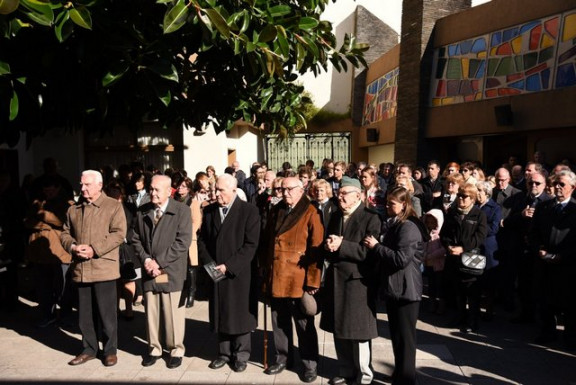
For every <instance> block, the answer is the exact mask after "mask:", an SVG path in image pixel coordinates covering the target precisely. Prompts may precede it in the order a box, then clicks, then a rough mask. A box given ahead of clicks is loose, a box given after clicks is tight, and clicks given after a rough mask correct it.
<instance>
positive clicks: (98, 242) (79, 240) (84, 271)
mask: <svg viewBox="0 0 576 385" xmlns="http://www.w3.org/2000/svg"><path fill="white" fill-rule="evenodd" d="M125 237H126V215H124V209H123V207H122V204H121V203H120V202H118V201H117V200H115V199H112V198H109V197H108V196H106V194H104V193H102V195H101V196H100V197H99V198H98V199H96V201H95V202H93V203H92V204H89V205H87V204H85V203H83V200H82V199H81V200H80V201H79V202H78V203H77V204H76V205H74V206H72V207H70V208H69V209H68V214H67V219H66V223H65V224H64V230H63V231H62V234H61V236H60V240H61V241H62V246H64V249H65V250H67V251H68V252H69V253H70V250H71V247H72V245H73V244H87V245H90V246H92V248H93V249H94V258H92V259H89V260H84V259H82V260H81V259H77V258H74V259H73V260H72V266H71V268H72V272H73V273H72V279H73V280H74V282H85V283H90V282H104V281H111V280H114V279H118V278H120V263H119V261H118V259H119V246H120V244H122V242H124V238H125Z"/></svg>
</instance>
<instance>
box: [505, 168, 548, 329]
mask: <svg viewBox="0 0 576 385" xmlns="http://www.w3.org/2000/svg"><path fill="white" fill-rule="evenodd" d="M528 187H529V189H528V192H527V193H525V194H516V195H513V196H512V204H511V210H510V213H509V214H508V217H507V218H506V219H505V220H504V224H503V225H504V228H506V229H507V230H508V233H509V234H510V237H511V243H512V245H513V247H512V255H511V257H512V262H513V268H514V272H515V276H516V277H517V281H518V299H519V300H520V308H521V312H520V314H519V315H518V316H516V317H514V318H513V319H512V320H511V321H512V322H513V323H525V322H531V321H532V320H533V318H534V292H533V285H534V283H533V276H534V260H533V255H532V254H530V253H529V251H528V231H529V230H530V225H531V223H532V218H533V217H534V213H535V211H536V207H537V206H538V205H539V204H540V203H542V202H546V201H548V200H550V199H552V197H551V196H550V195H548V194H546V192H545V191H544V190H545V188H546V177H545V176H544V175H543V174H541V173H540V172H533V173H531V174H530V176H529V178H528Z"/></svg>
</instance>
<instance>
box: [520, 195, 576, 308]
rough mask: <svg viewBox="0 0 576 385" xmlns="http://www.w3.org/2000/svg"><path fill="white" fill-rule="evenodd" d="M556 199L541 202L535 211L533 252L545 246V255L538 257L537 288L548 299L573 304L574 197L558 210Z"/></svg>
mask: <svg viewBox="0 0 576 385" xmlns="http://www.w3.org/2000/svg"><path fill="white" fill-rule="evenodd" d="M555 206H556V200H555V199H551V200H548V201H546V202H543V203H541V204H540V205H539V206H538V207H537V208H536V211H535V213H534V217H533V219H532V229H531V231H530V236H529V241H530V246H531V251H532V252H533V255H535V256H536V255H537V252H538V250H540V249H541V250H546V252H547V253H548V255H547V257H546V258H545V259H541V258H540V257H537V256H536V258H537V260H538V263H539V264H538V269H537V270H538V273H539V277H540V278H541V281H540V283H541V285H540V287H539V288H538V292H539V293H541V294H543V295H544V297H545V298H546V300H547V301H548V302H549V303H553V304H556V305H559V306H570V307H571V308H574V292H575V290H576V280H575V279H574V268H575V266H576V199H574V198H571V199H570V201H569V202H568V204H567V205H566V207H565V208H564V210H562V212H560V213H558V212H557V211H556V209H555Z"/></svg>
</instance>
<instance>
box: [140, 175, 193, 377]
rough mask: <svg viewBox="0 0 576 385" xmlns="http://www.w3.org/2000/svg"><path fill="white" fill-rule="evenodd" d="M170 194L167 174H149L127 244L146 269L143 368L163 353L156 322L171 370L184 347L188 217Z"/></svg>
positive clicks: (176, 365) (187, 212) (190, 240)
mask: <svg viewBox="0 0 576 385" xmlns="http://www.w3.org/2000/svg"><path fill="white" fill-rule="evenodd" d="M171 192H172V188H171V180H170V178H169V177H167V176H165V175H155V176H154V177H153V178H152V183H151V185H150V199H151V202H150V203H146V204H145V205H143V206H140V208H139V209H138V212H137V215H136V225H135V228H134V236H133V237H132V244H133V245H134V250H135V252H136V255H137V256H138V258H140V261H141V263H142V266H143V267H144V271H145V272H146V274H144V272H143V274H142V288H143V290H144V298H145V299H146V323H147V329H148V346H149V351H148V355H147V356H146V357H145V358H144V360H143V361H142V366H151V365H154V363H156V361H157V360H158V359H159V358H160V357H161V356H162V344H161V343H160V328H161V327H160V325H161V324H163V325H164V330H165V333H166V345H167V346H166V347H167V348H168V349H169V350H170V360H169V361H168V367H169V368H171V369H173V368H177V367H179V366H180V365H181V364H182V357H183V356H184V350H185V349H184V333H185V325H186V313H185V311H186V308H185V303H184V302H185V301H184V297H183V296H182V289H183V288H184V281H185V279H186V272H187V264H188V248H189V247H190V244H191V243H192V216H191V213H190V208H189V207H188V206H187V205H185V204H184V203H180V202H177V201H175V200H174V199H172V198H170V193H171ZM168 309H169V310H168ZM161 317H162V321H163V322H160V318H161Z"/></svg>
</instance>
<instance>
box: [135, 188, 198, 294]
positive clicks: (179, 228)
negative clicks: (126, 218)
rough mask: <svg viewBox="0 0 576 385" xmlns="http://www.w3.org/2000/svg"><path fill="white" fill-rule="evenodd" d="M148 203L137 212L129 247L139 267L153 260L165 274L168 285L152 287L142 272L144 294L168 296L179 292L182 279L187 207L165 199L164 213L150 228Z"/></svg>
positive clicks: (187, 238)
mask: <svg viewBox="0 0 576 385" xmlns="http://www.w3.org/2000/svg"><path fill="white" fill-rule="evenodd" d="M154 209H155V206H154V204H152V203H147V204H145V205H143V206H140V207H139V208H138V211H137V213H136V224H135V227H134V236H133V237H132V244H133V245H134V250H135V251H136V256H137V257H138V258H139V259H140V262H141V263H142V266H144V261H145V260H146V258H153V259H155V260H156V262H157V263H158V265H160V268H161V269H164V270H165V271H166V273H167V274H168V283H156V282H155V280H154V278H152V277H150V276H149V275H148V274H146V272H144V271H143V272H142V285H143V289H144V291H153V292H155V293H156V292H162V293H171V292H176V291H181V290H182V288H183V287H184V280H185V279H186V269H187V263H188V248H189V247H190V243H191V242H192V216H191V214H190V207H188V206H186V205H185V204H183V203H180V202H176V201H175V200H173V199H171V198H170V199H169V201H168V206H167V207H166V212H165V213H164V215H162V218H161V219H160V222H158V225H157V226H156V228H154Z"/></svg>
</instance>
